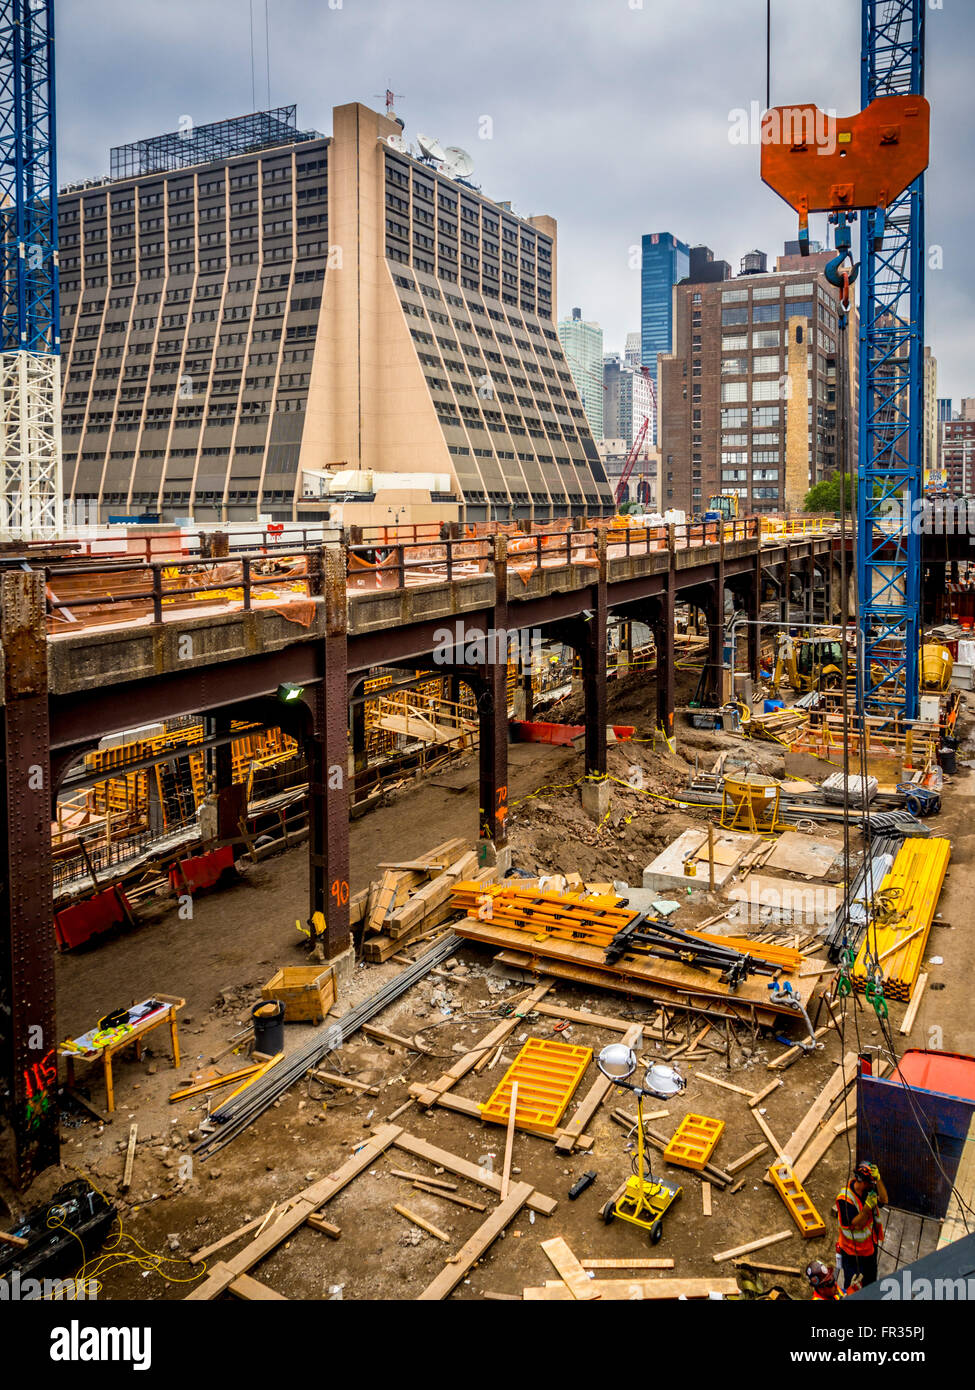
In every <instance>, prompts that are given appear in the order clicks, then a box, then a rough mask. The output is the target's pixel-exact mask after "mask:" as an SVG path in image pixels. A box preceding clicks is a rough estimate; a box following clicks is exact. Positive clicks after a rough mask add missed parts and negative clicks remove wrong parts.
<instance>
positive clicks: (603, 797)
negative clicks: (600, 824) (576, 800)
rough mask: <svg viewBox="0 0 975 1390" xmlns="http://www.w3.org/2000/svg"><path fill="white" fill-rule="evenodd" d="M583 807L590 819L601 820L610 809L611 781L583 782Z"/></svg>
mask: <svg viewBox="0 0 975 1390" xmlns="http://www.w3.org/2000/svg"><path fill="white" fill-rule="evenodd" d="M582 809H583V810H584V811H585V813H586V815H587V816H588V817H589V819H590V820H594V821H601V820H602V819H603V817H604V816H605V814H606V812H607V811H608V810H609V783H608V782H606V781H602V782H588V781H587V782H583V784H582Z"/></svg>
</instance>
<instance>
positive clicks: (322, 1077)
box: [309, 1068, 379, 1096]
mask: <svg viewBox="0 0 975 1390" xmlns="http://www.w3.org/2000/svg"><path fill="white" fill-rule="evenodd" d="M309 1075H310V1076H313V1077H314V1078H315V1080H316V1081H323V1082H324V1083H325V1085H326V1086H340V1087H341V1088H342V1089H343V1090H345V1091H361V1092H362V1093H363V1094H364V1095H367V1096H378V1095H379V1087H378V1086H370V1085H368V1084H367V1083H366V1082H365V1081H356V1079H355V1078H354V1077H352V1076H342V1075H341V1073H340V1072H335V1071H319V1070H317V1069H315V1068H313V1069H312V1071H311V1072H310V1073H309Z"/></svg>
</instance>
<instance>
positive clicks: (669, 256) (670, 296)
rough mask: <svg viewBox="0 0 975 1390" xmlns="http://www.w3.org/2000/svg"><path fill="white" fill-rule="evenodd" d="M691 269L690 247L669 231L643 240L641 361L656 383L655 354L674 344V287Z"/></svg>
mask: <svg viewBox="0 0 975 1390" xmlns="http://www.w3.org/2000/svg"><path fill="white" fill-rule="evenodd" d="M690 269H691V248H690V247H689V246H688V245H686V243H685V242H683V241H678V240H677V238H676V237H675V236H672V235H671V234H670V232H652V233H648V234H647V235H646V236H645V237H644V238H643V255H642V258H641V269H640V348H641V359H640V360H641V362H642V363H643V365H644V366H645V367H649V368H650V374H651V376H652V377H653V379H654V381H655V382H656V380H657V354H658V353H661V352H670V351H671V349H672V348H673V345H674V286H675V285H676V284H677V282H678V281H679V280H683V279H685V277H686V276H687V275H688V274H689V273H690Z"/></svg>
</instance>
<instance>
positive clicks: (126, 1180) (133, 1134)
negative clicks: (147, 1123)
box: [121, 1125, 139, 1192]
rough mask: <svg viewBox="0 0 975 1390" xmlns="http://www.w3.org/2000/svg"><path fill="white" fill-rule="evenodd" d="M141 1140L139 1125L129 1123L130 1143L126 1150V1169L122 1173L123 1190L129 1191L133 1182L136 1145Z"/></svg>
mask: <svg viewBox="0 0 975 1390" xmlns="http://www.w3.org/2000/svg"><path fill="white" fill-rule="evenodd" d="M138 1142H139V1126H138V1125H129V1143H128V1147H127V1148H126V1150H125V1171H124V1172H123V1174H122V1182H121V1190H122V1191H123V1192H128V1190H129V1187H130V1186H131V1184H132V1167H133V1164H134V1163H135V1146H136V1144H137V1143H138Z"/></svg>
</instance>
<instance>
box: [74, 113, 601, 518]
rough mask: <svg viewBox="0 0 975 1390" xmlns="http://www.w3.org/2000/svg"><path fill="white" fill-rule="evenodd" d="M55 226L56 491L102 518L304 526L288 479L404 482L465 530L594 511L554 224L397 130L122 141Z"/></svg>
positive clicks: (225, 125)
mask: <svg viewBox="0 0 975 1390" xmlns="http://www.w3.org/2000/svg"><path fill="white" fill-rule="evenodd" d="M391 138H392V143H390V139H391ZM59 214H60V215H59V222H60V232H61V289H62V345H63V361H64V410H63V430H64V444H65V460H64V475H65V487H66V492H67V493H68V495H69V497H70V498H71V499H72V500H75V501H79V502H80V501H82V500H84V501H88V502H94V503H97V506H98V508H99V510H100V513H101V515H102V516H103V517H104V516H105V515H107V514H111V513H129V514H130V513H132V512H140V513H144V512H159V513H160V514H161V515H162V516H163V517H164V518H166V519H172V518H174V517H184V516H192V517H193V518H194V519H196V520H207V521H209V520H217V521H233V520H242V521H246V520H253V519H255V518H256V517H257V516H261V515H265V516H266V515H269V516H271V517H272V518H273V519H276V520H288V521H290V520H298V521H301V520H309V521H316V520H320V519H323V518H324V517H325V516H327V514H328V508H327V499H325V500H324V501H323V500H322V499H321V497H320V496H316V497H306V496H305V492H306V488H305V486H304V482H305V480H306V479H308V480H314V479H318V478H320V476H321V474H322V473H323V472H325V473H333V472H336V471H348V472H350V473H351V474H352V475H353V476H354V477H355V478H357V479H358V480H359V481H358V482H357V483H356V484H355V485H354V489H353V491H354V493H355V495H360V494H361V495H362V496H363V497H368V496H369V494H370V488H371V487H372V482H371V478H372V475H373V474H375V473H384V472H386V473H395V474H397V475H404V474H408V475H411V476H422V477H425V478H427V479H429V480H430V484H429V485H430V489H431V491H430V496H431V498H432V499H433V500H434V501H437V500H445V499H447V498H451V497H452V498H455V499H457V501H458V502H459V504H460V508H461V514H462V515H463V516H464V517H466V519H467V520H471V521H477V520H484V519H489V518H497V519H503V520H507V519H509V518H529V517H535V518H536V519H538V520H549V519H551V518H553V517H559V516H566V515H569V514H570V513H578V512H583V511H585V510H589V511H593V512H599V511H605V510H609V509H610V508H611V503H612V499H611V496H610V493H609V489H608V487H607V485H606V481H605V473H604V470H603V466H602V464H601V462H600V461H599V457H598V453H597V450H596V446H595V442H594V439H593V436H592V432H591V430H590V429H589V426H588V424H587V423H586V418H585V415H584V412H583V407H582V403H581V401H580V400H579V397H578V394H577V392H576V390H575V387H574V385H573V381H572V376H571V373H570V370H569V366H568V363H567V362H566V360H565V357H564V355H563V353H562V350H561V347H560V344H559V339H558V334H557V333H556V330H555V322H554V318H555V305H556V283H555V259H556V224H555V222H554V221H553V220H552V219H551V218H548V217H537V218H531V219H524V218H521V217H517V216H516V215H515V214H514V213H512V212H511V210H510V208H509V207H507V206H506V205H505V204H501V203H496V202H493V201H491V200H490V199H489V198H486V197H485V196H484V195H483V194H482V193H480V192H479V191H478V190H477V189H476V188H475V187H474V186H473V185H472V184H471V183H470V182H469V181H462V180H461V179H460V178H458V177H450V176H448V173H447V169H446V167H445V166H444V165H442V164H439V163H437V162H435V161H433V160H431V159H427V158H423V157H414V155H413V154H412V153H411V152H410V150H409V147H408V145H407V144H406V142H405V141H404V140H403V138H402V126H401V124H400V123H399V122H397V121H396V120H395V119H392V118H390V117H388V116H384V115H380V114H378V113H377V112H375V111H371V110H369V109H368V108H367V107H365V106H361V105H358V104H351V105H347V106H341V107H337V108H336V109H335V110H334V112H333V128H332V135H331V136H330V137H326V136H324V135H321V134H319V133H318V132H315V131H300V130H299V129H298V128H297V124H296V120H295V108H294V107H284V108H280V109H278V110H275V111H269V112H261V113H257V114H256V115H253V116H248V117H243V118H241V119H238V120H230V121H222V122H218V123H216V124H214V125H210V126H201V127H196V128H195V129H193V130H192V131H190V132H189V133H188V134H187V132H174V133H173V134H170V135H163V136H158V137H155V138H153V139H149V140H141V141H139V142H137V143H136V144H133V145H127V146H122V147H120V148H118V149H116V150H113V152H112V164H111V174H110V176H109V177H108V178H107V179H102V180H95V181H89V182H88V183H86V184H82V185H75V186H73V187H71V188H69V189H67V190H64V191H63V193H62V196H61V199H60V206H59ZM308 490H309V491H314V492H316V493H317V492H319V491H320V489H318V488H317V487H315V488H313V489H308Z"/></svg>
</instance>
